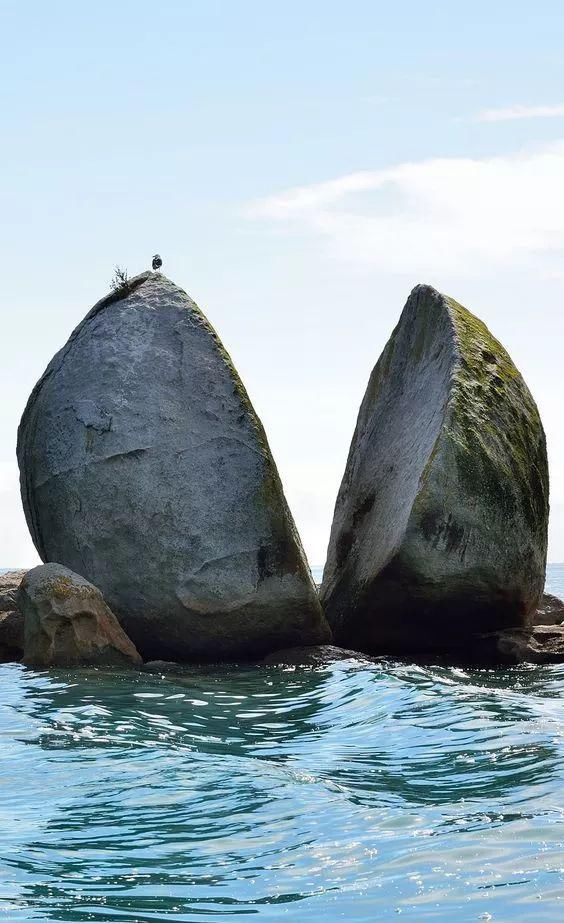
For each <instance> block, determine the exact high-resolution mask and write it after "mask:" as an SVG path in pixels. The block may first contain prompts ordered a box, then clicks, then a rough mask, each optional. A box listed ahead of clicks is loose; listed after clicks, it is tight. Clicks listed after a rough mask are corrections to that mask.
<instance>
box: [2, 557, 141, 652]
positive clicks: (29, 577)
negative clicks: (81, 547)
mask: <svg viewBox="0 0 564 923" xmlns="http://www.w3.org/2000/svg"><path fill="white" fill-rule="evenodd" d="M18 601H19V607H20V610H21V612H22V613H23V616H24V658H23V661H24V663H26V664H28V665H30V666H46V667H51V666H78V665H95V664H97V665H108V666H124V665H138V664H140V663H141V657H140V656H139V654H138V652H137V651H136V649H135V647H134V645H133V644H132V643H131V641H130V640H129V638H128V637H127V635H126V634H125V632H124V631H123V629H122V628H121V627H120V624H119V622H118V620H117V619H116V617H115V615H114V614H113V612H112V611H111V610H110V609H109V608H108V606H107V605H106V603H105V602H104V598H103V596H102V594H101V593H100V591H99V590H98V589H97V588H96V587H95V586H92V584H91V583H89V582H88V580H85V579H84V578H83V577H80V576H79V575H78V574H73V572H72V571H71V570H68V568H66V567H62V566H61V565H60V564H45V565H42V566H40V567H34V568H33V570H30V571H28V572H27V574H26V575H25V577H24V579H23V581H22V584H21V586H20V589H19V596H18Z"/></svg>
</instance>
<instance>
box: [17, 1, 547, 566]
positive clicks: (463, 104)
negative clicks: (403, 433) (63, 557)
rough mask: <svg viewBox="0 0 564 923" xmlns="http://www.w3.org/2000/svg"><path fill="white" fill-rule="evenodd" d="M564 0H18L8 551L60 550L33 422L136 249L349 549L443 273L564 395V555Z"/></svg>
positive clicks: (291, 483)
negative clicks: (412, 349) (389, 352)
mask: <svg viewBox="0 0 564 923" xmlns="http://www.w3.org/2000/svg"><path fill="white" fill-rule="evenodd" d="M563 47H564V5H563V4H562V3H561V2H557V0H555V2H542V0H541V2H537V3H536V4H531V3H530V2H527V3H524V2H515V0H512V2H504V0H498V2H497V3H495V4H492V3H491V2H487V3H486V2H480V0H477V2H476V0H475V2H473V3H472V4H470V5H466V4H464V5H462V4H456V3H452V0H450V2H448V3H447V2H433V0H427V2H424V3H423V2H415V0H411V2H403V3H400V2H398V3H395V4H390V3H388V2H386V3H380V2H377V0H372V2H369V0H366V2H363V0H347V2H331V0H322V2H319V0H307V2H306V0H301V2H295V0H284V2H279V3H274V2H268V0H262V2H256V0H230V2H227V0H224V2H214V0H199V2H189V0H184V2H167V0H161V2H159V3H155V2H151V3H149V2H143V0H136V2H112V3H109V2H105V0H96V2H90V3H86V2H84V3H81V2H76V0H74V2H57V0H50V2H49V3H45V2H25V0H13V2H11V0H0V94H1V97H2V100H1V103H2V105H1V110H0V112H1V131H2V144H1V146H0V213H1V223H0V251H1V254H2V262H3V273H4V275H3V279H2V286H1V290H0V291H1V294H0V303H1V308H2V345H3V349H2V362H1V365H0V375H1V376H2V381H1V384H2V401H1V403H0V433H1V438H0V497H1V501H0V502H1V503H2V517H1V521H0V565H6V566H10V565H22V566H23V565H27V564H31V563H34V562H35V560H36V557H35V552H34V550H33V548H32V545H31V541H30V539H29V538H28V535H27V529H26V526H25V522H24V519H23V515H22V513H21V511H20V502H19V492H18V489H17V475H16V464H15V460H14V451H15V435H16V428H17V424H18V421H19V417H20V415H21V411H22V409H23V406H24V404H25V401H26V400H27V397H28V394H29V392H30V390H31V388H32V386H33V384H34V383H35V381H36V380H37V378H38V377H39V375H40V374H41V373H42V371H43V369H44V367H45V365H46V364H47V362H48V361H49V360H50V358H51V356H52V355H53V353H54V352H55V350H56V349H57V348H59V347H60V346H61V345H62V344H63V343H64V341H65V340H66V339H67V337H68V335H69V333H70V331H71V329H72V328H73V327H74V326H75V325H76V323H77V322H78V321H79V320H80V319H81V318H82V316H83V315H84V313H85V312H86V310H87V309H88V308H89V307H90V306H91V305H92V303H93V302H95V301H96V300H97V299H98V298H100V297H101V296H102V295H103V294H105V292H106V290H107V288H108V284H109V281H110V278H111V276H112V271H113V266H114V264H116V263H119V264H120V265H122V266H124V267H127V269H128V270H129V273H130V274H134V273H137V272H140V271H142V270H144V269H146V268H148V262H149V260H150V257H151V255H152V254H153V253H154V252H155V251H157V250H158V251H159V252H160V253H161V254H162V256H163V258H164V266H163V271H164V272H165V273H166V274H167V275H168V276H169V277H170V278H172V279H173V280H174V281H175V282H177V283H178V284H179V285H181V286H183V287H184V288H186V289H187V291H188V292H189V293H190V294H191V295H192V296H193V297H194V298H195V299H196V301H198V303H199V304H200V306H201V307H202V308H203V309H204V311H205V312H206V313H207V314H208V316H209V318H210V320H211V321H212V322H213V323H214V324H215V325H216V327H217V328H218V330H219V332H220V334H221V337H222V339H223V340H224V343H225V345H226V346H227V348H228V349H229V350H230V352H231V354H232V356H233V358H234V360H235V362H236V364H237V366H238V368H239V370H240V372H241V374H242V376H243V378H244V380H245V383H246V385H247V387H248V390H249V392H250V395H251V398H252V400H253V402H254V404H255V406H256V408H257V410H258V412H259V414H260V415H261V417H262V419H263V421H264V423H265V426H266V429H267V432H268V435H269V438H270V442H271V446H272V449H273V452H274V455H275V457H276V460H277V462H278V465H279V468H280V472H281V474H282V478H283V481H284V484H285V487H286V493H287V496H288V499H289V502H290V505H291V507H292V509H293V512H294V515H295V518H296V520H297V523H298V527H299V529H300V532H301V534H302V538H303V540H304V544H305V545H306V549H307V551H308V553H309V556H310V560H311V562H312V563H323V560H324V557H325V548H326V544H327V539H328V535H329V526H330V521H331V516H332V510H333V504H334V500H335V495H336V491H337V487H338V484H339V482H340V478H341V475H342V471H343V467H344V463H345V459H346V454H347V451H348V447H349V442H350V439H351V436H352V431H353V427H354V422H355V419H356V414H357V411H358V405H359V402H360V399H361V397H362V394H363V392H364V389H365V387H366V383H367V380H368V376H369V373H370V370H371V368H372V366H373V365H374V363H375V361H376V359H377V358H378V356H379V354H380V352H381V350H382V348H383V346H384V344H385V342H386V340H387V338H388V336H389V334H390V332H391V330H392V328H393V326H394V324H395V322H396V320H397V317H398V315H399V312H400V310H401V308H402V306H403V304H404V302H405V300H406V298H407V295H408V293H409V291H410V289H411V288H412V287H413V285H415V284H416V283H417V282H430V283H432V284H433V285H435V286H436V287H438V288H440V289H442V290H443V291H446V292H448V293H449V294H451V295H453V296H455V297H456V298H457V299H458V300H459V301H461V302H463V303H464V304H466V305H467V306H468V307H469V308H470V309H472V310H473V311H475V312H476V313H477V314H478V315H479V316H481V317H482V318H483V319H484V320H485V321H486V322H487V323H488V325H489V326H490V327H491V329H492V331H493V332H494V334H495V335H496V336H498V337H499V338H500V339H501V340H502V342H503V343H504V344H505V345H506V346H507V348H508V349H509V351H510V353H511V354H512V356H513V358H514V360H515V361H516V363H517V364H518V366H519V367H520V369H521V371H522V372H523V374H524V375H525V378H526V380H527V382H528V383H529V386H530V387H531V390H532V391H533V394H534V395H535V397H536V399H537V401H538V403H539V406H540V410H541V414H542V416H543V419H544V423H545V428H546V431H547V437H548V442H549V454H550V463H551V478H552V534H551V547H550V558H551V559H552V560H564V435H563V432H562V409H561V395H562V391H563V384H564V360H563V358H562V345H563V333H564V318H563V310H562V308H563V296H564V55H563V54H562V48H563Z"/></svg>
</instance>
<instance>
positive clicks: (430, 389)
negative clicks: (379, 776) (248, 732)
mask: <svg viewBox="0 0 564 923" xmlns="http://www.w3.org/2000/svg"><path fill="white" fill-rule="evenodd" d="M547 521H548V469H547V459H546V447H545V438H544V432H543V428H542V424H541V421H540V418H539V414H538V411H537V408H536V405H535V403H534V401H533V398H532V397H531V395H530V393H529V390H528V389H527V386H526V385H525V383H524V381H523V379H522V377H521V375H520V374H519V372H518V371H517V369H516V368H515V366H514V365H513V362H512V361H511V359H510V357H509V356H508V354H507V352H506V351H505V349H504V348H503V347H502V346H501V344H500V343H499V342H498V341H497V340H496V339H494V337H493V336H492V335H491V334H490V332H489V331H488V329H487V328H486V327H485V325H484V324H483V323H482V322H481V321H480V320H478V319H477V318H476V317H474V316H473V315H472V314H470V312H469V311H467V310H466V309H465V308H463V307H462V306H461V305H459V304H457V303H456V302H455V301H453V300H452V299H451V298H447V297H446V296H444V295H441V294H439V292H436V291H435V290H434V289H432V288H430V287H429V286H424V285H420V286H417V287H416V288H415V289H414V290H413V292H412V293H411V296H410V297H409V300H408V302H407V304H406V306H405V308H404V311H403V313H402V315H401V318H400V321H399V323H398V325H397V327H396V329H395V330H394V332H393V334H392V336H391V339H390V341H389V342H388V344H387V346H386V348H385V349H384V352H383V354H382V356H381V357H380V359H379V361H378V363H377V365H376V367H375V368H374V370H373V372H372V375H371V377H370V381H369V384H368V388H367V391H366V394H365V397H364V400H363V402H362V405H361V408H360V413H359V416H358V421H357V426H356V430H355V433H354V436H353V440H352V445H351V448H350V452H349V457H348V461H347V466H346V470H345V474H344V477H343V481H342V484H341V488H340V491H339V494H338V498H337V503H336V507H335V517H334V521H333V526H332V530H331V538H330V544H329V551H328V558H327V564H326V567H325V571H324V577H323V584H322V588H321V598H322V602H323V604H324V607H325V611H326V615H327V618H328V620H329V622H330V624H331V627H332V628H333V632H334V636H335V639H336V641H337V643H339V644H342V645H345V646H349V647H353V648H357V649H360V650H364V651H367V652H369V653H379V652H386V653H398V654H404V653H410V652H414V653H420V652H424V651H440V650H451V649H454V648H457V647H458V648H460V647H464V646H465V644H466V643H467V640H468V638H469V637H471V636H472V635H473V634H475V633H483V632H492V631H496V630H501V629H504V628H509V627H519V626H526V625H527V624H529V622H530V621H531V618H532V613H533V611H534V610H535V607H536V606H537V603H538V601H539V598H540V595H541V593H542V589H543V583H544V573H545V563H546V546H547Z"/></svg>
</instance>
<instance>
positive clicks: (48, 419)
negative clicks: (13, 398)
mask: <svg viewBox="0 0 564 923" xmlns="http://www.w3.org/2000/svg"><path fill="white" fill-rule="evenodd" d="M18 459H19V464H20V472H21V486H22V497H23V503H24V508H25V512H26V516H27V520H28V524H29V527H30V530H31V533H32V537H33V540H34V542H35V545H36V548H37V550H38V552H39V554H40V556H41V558H42V560H44V561H60V562H62V563H63V564H65V565H66V566H68V567H70V568H72V570H74V571H76V572H77V573H80V574H83V575H84V576H85V577H86V578H87V579H88V580H91V581H92V583H94V584H95V585H96V586H98V587H99V588H100V589H101V591H102V592H103V594H104V597H105V598H106V600H107V601H108V604H109V605H110V606H111V608H112V609H113V610H114V611H115V612H116V614H117V615H118V617H119V619H120V621H121V623H122V625H123V626H124V628H125V630H126V631H127V633H128V634H129V636H130V637H131V638H132V639H133V640H134V642H135V644H136V645H137V647H138V648H139V650H140V651H141V653H142V654H143V656H144V658H145V659H156V658H161V659H164V660H190V659H211V660H220V659H236V658H239V657H247V658H252V657H255V656H263V655H264V654H266V653H267V652H268V651H271V650H275V649H277V648H280V647H282V646H286V645H288V644H314V643H318V642H322V641H324V640H327V639H328V637H329V635H330V632H329V629H328V626H327V624H326V622H325V620H324V618H323V615H322V613H321V608H320V605H319V600H318V598H317V594H316V591H315V587H314V585H313V581H312V578H311V574H310V571H309V567H308V565H307V562H306V560H305V556H304V553H303V550H302V547H301V544H300V540H299V537H298V534H297V532H296V528H295V526H294V522H293V520H292V517H291V514H290V512H289V510H288V507H287V505H286V501H285V499H284V494H283V490H282V486H281V483H280V478H279V476H278V472H277V470H276V466H275V464H274V461H273V459H272V456H271V453H270V449H269V447H268V443H267V440H266V436H265V434H264V430H263V428H262V425H261V423H260V421H259V419H258V417H257V416H256V414H255V412H254V409H253V407H252V405H251V403H250V401H249V398H248V396H247V393H246V391H245V389H244V387H243V385H242V383H241V381H240V380H239V377H238V375H237V373H236V371H235V369H234V368H233V366H232V364H231V361H230V358H229V356H228V354H227V353H226V351H225V349H224V348H223V346H222V344H221V342H220V340H219V338H218V336H217V334H216V333H215V331H214V330H213V328H212V327H211V326H210V324H209V323H208V321H207V320H206V318H205V317H204V316H203V314H202V313H201V311H200V310H199V309H198V307H197V306H196V305H195V304H194V302H193V301H192V300H191V299H190V298H189V297H188V295H186V293H185V292H183V291H182V290H181V289H179V288H178V287H177V286H176V285H174V284H173V283H172V282H170V281H169V280H168V279H166V278H165V277H164V276H162V275H160V274H158V273H157V274H153V273H145V274H143V275H142V276H138V277H137V278H136V279H133V280H132V281H131V282H130V283H129V284H128V285H127V287H126V288H125V289H123V290H122V291H120V292H118V293H117V294H116V293H114V294H112V295H110V296H108V297H107V298H105V299H103V300H102V301H100V302H99V303H98V304H97V305H96V306H95V307H94V308H93V309H92V310H91V311H90V313H89V314H88V315H87V317H86V318H85V319H84V320H83V322H82V323H81V324H80V325H79V326H78V327H77V329H76V330H75V331H74V333H73V334H72V335H71V337H70V339H69V341H68V343H67V344H66V346H64V347H63V349H62V350H61V351H60V352H59V353H58V354H57V355H56V356H55V357H54V359H53V360H52V362H51V363H50V365H49V367H48V368H47V371H46V372H45V374H44V375H43V377H42V378H41V380H40V381H39V383H38V384H37V386H36V387H35V389H34V391H33V393H32V395H31V397H30V400H29V402H28V406H27V408H26V410H25V413H24V416H23V418H22V422H21V424H20V429H19V436H18Z"/></svg>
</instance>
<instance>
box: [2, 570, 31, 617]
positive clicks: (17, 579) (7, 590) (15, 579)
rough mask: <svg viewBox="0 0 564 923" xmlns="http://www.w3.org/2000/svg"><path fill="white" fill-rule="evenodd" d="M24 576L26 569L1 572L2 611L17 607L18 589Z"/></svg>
mask: <svg viewBox="0 0 564 923" xmlns="http://www.w3.org/2000/svg"><path fill="white" fill-rule="evenodd" d="M24 576H25V570H10V571H7V572H6V573H5V574H0V612H9V611H10V610H11V609H15V608H16V607H17V597H18V589H19V586H20V583H21V582H22V580H23V578H24Z"/></svg>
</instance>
